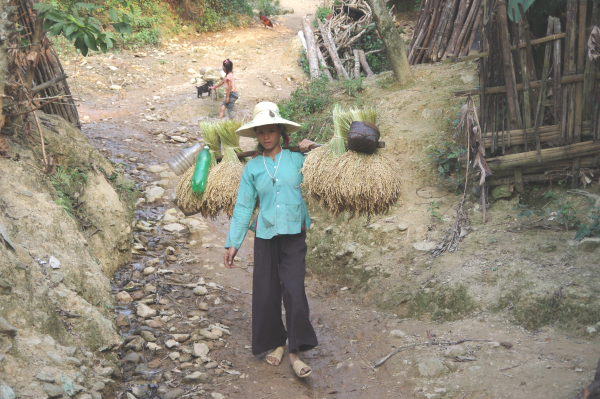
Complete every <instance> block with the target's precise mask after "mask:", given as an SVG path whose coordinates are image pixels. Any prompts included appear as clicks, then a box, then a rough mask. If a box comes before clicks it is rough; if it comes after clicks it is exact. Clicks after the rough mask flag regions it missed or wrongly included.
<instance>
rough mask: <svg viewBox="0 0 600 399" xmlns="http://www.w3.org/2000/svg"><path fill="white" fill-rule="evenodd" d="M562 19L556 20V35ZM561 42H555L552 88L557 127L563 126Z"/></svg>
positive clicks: (562, 138) (559, 32)
mask: <svg viewBox="0 0 600 399" xmlns="http://www.w3.org/2000/svg"><path fill="white" fill-rule="evenodd" d="M561 32H562V30H561V26H560V18H554V34H555V35H556V36H558V35H557V34H563V33H561ZM561 56H562V53H561V42H560V40H555V41H554V71H553V72H554V79H553V82H554V87H553V88H552V95H553V97H554V123H555V124H556V125H560V124H561V118H560V117H561V112H560V111H561V99H562V94H561V93H562V77H561V73H562V68H561V65H562V64H561ZM562 140H564V135H563V136H562V137H561V144H562V143H563V141H562Z"/></svg>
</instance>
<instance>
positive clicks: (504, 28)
mask: <svg viewBox="0 0 600 399" xmlns="http://www.w3.org/2000/svg"><path fill="white" fill-rule="evenodd" d="M497 4H498V25H499V30H500V32H499V33H500V34H499V35H498V37H499V39H500V48H501V49H502V61H503V62H502V65H503V68H504V82H505V84H506V102H507V104H508V113H509V116H510V127H511V130H512V129H518V128H519V127H521V126H522V121H521V118H520V116H521V115H520V113H519V103H518V97H517V90H516V87H515V86H516V82H515V76H514V73H515V71H514V68H513V63H512V59H511V53H510V42H509V38H508V21H507V14H506V2H505V0H498V3H497ZM513 151H514V152H518V151H519V149H518V147H517V146H514V145H513ZM515 181H516V182H517V184H516V188H517V191H519V192H523V189H524V187H523V175H522V172H521V169H519V168H515Z"/></svg>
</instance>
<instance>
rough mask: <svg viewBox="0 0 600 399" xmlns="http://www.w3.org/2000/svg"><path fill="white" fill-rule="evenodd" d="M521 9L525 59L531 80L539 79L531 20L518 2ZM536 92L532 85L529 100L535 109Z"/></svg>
mask: <svg viewBox="0 0 600 399" xmlns="http://www.w3.org/2000/svg"><path fill="white" fill-rule="evenodd" d="M517 6H518V7H519V11H520V12H521V21H520V22H521V23H522V25H523V38H524V39H525V49H524V55H525V60H526V61H527V73H528V74H529V80H530V81H532V80H537V79H536V71H535V63H534V61H533V50H532V45H531V33H530V31H529V21H528V20H527V16H526V15H525V10H524V9H523V4H522V3H518V4H517ZM536 94H537V93H534V92H533V89H532V88H531V87H530V93H529V100H530V101H531V103H532V104H533V109H534V110H535V109H536V108H537V98H536Z"/></svg>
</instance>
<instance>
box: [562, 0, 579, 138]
mask: <svg viewBox="0 0 600 399" xmlns="http://www.w3.org/2000/svg"><path fill="white" fill-rule="evenodd" d="M576 24H577V0H568V1H567V23H566V30H567V38H566V40H565V55H564V60H565V75H575V74H576V72H577V69H576V66H575V41H576V39H577V37H576V34H575V28H576ZM574 102H575V91H574V87H573V85H570V86H568V87H567V88H566V90H564V91H563V113H562V118H561V119H562V124H563V131H564V134H565V137H566V142H567V143H569V144H571V143H572V142H573V134H574V130H575V125H574V124H575V104H574Z"/></svg>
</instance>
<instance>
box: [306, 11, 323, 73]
mask: <svg viewBox="0 0 600 399" xmlns="http://www.w3.org/2000/svg"><path fill="white" fill-rule="evenodd" d="M302 25H303V28H304V38H305V39H306V47H307V49H306V58H308V66H309V68H310V78H311V79H318V78H319V76H320V71H319V60H318V57H317V43H316V42H315V34H314V33H313V30H312V27H311V26H310V21H309V20H308V17H307V16H306V15H305V16H304V17H303V18H302Z"/></svg>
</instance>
